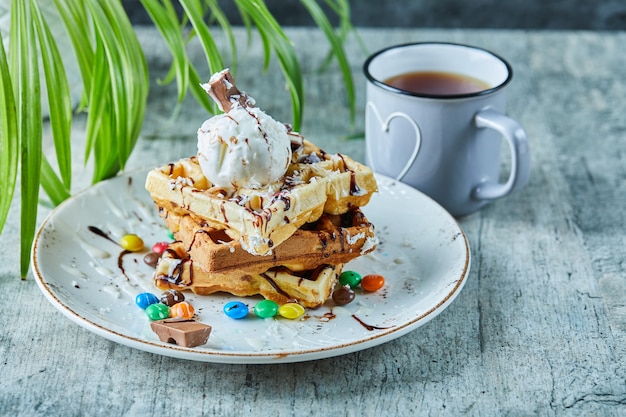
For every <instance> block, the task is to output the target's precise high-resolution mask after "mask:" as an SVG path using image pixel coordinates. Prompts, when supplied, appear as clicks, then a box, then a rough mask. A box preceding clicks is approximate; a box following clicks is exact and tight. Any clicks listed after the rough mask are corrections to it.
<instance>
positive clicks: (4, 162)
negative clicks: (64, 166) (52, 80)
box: [0, 35, 20, 230]
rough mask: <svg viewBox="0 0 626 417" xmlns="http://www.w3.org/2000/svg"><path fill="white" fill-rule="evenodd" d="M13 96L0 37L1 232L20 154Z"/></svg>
mask: <svg viewBox="0 0 626 417" xmlns="http://www.w3.org/2000/svg"><path fill="white" fill-rule="evenodd" d="M13 94H14V92H13V85H12V82H11V77H10V73H9V62H8V60H7V56H6V53H5V51H4V42H3V40H2V36H1V35H0V230H2V229H3V228H4V224H5V222H6V219H7V216H8V214H9V209H10V208H11V201H12V200H13V195H14V193H15V185H16V182H17V167H18V159H19V154H20V153H19V140H18V136H17V124H18V123H17V109H16V108H15V97H14V95H13Z"/></svg>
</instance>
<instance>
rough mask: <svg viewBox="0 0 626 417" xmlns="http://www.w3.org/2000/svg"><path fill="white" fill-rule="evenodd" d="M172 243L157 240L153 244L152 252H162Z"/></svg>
mask: <svg viewBox="0 0 626 417" xmlns="http://www.w3.org/2000/svg"><path fill="white" fill-rule="evenodd" d="M169 245H170V244H169V243H167V242H157V243H155V244H154V245H152V252H154V253H159V254H162V253H163V252H165V250H166V249H167V247H168V246H169Z"/></svg>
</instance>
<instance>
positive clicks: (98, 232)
mask: <svg viewBox="0 0 626 417" xmlns="http://www.w3.org/2000/svg"><path fill="white" fill-rule="evenodd" d="M87 229H89V231H90V232H91V233H94V234H96V235H98V236H100V237H103V238H105V239H106V240H108V241H110V242H113V243H115V244H116V245H118V246H120V244H119V243H117V242H116V241H114V240H113V239H111V236H109V235H108V234H107V233H105V232H103V231H102V229H100V228H98V227H96V226H87Z"/></svg>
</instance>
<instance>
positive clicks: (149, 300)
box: [135, 292, 159, 310]
mask: <svg viewBox="0 0 626 417" xmlns="http://www.w3.org/2000/svg"><path fill="white" fill-rule="evenodd" d="M158 302H159V299H158V298H157V296H156V295H154V294H152V293H150V292H142V293H140V294H137V296H136V297H135V304H137V307H139V308H141V309H142V310H145V309H146V308H147V307H148V306H149V305H152V304H156V303H158Z"/></svg>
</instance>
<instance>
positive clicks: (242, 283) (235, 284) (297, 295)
mask: <svg viewBox="0 0 626 417" xmlns="http://www.w3.org/2000/svg"><path fill="white" fill-rule="evenodd" d="M342 268H343V265H342V264H338V265H321V266H319V267H318V268H316V269H314V270H311V271H300V272H293V271H290V270H289V269H287V268H284V267H275V268H272V269H269V270H268V271H265V272H263V273H259V274H255V273H246V272H240V271H236V270H233V271H230V272H224V273H208V272H206V271H204V270H203V269H202V268H200V267H199V265H197V263H196V262H194V261H193V260H192V259H191V257H190V256H189V254H188V253H187V252H186V250H185V247H184V245H183V244H182V242H173V243H172V244H170V246H169V248H168V249H167V250H166V251H165V252H164V253H163V256H162V257H161V259H160V261H159V263H158V265H157V267H156V271H155V274H154V279H155V284H156V285H157V287H159V288H160V289H162V290H167V289H177V290H191V291H193V292H195V293H196V294H201V295H206V294H212V293H215V292H228V293H231V294H233V295H236V296H240V297H245V296H251V295H257V294H260V295H262V296H263V297H265V298H266V299H269V300H273V301H275V302H277V303H279V304H284V303H286V302H298V303H299V304H301V305H302V306H303V307H309V308H316V307H319V306H321V305H322V304H324V302H325V301H326V300H327V299H328V298H329V297H330V294H331V292H332V290H333V287H334V286H335V283H336V282H337V278H338V276H339V274H341V269H342Z"/></svg>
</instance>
